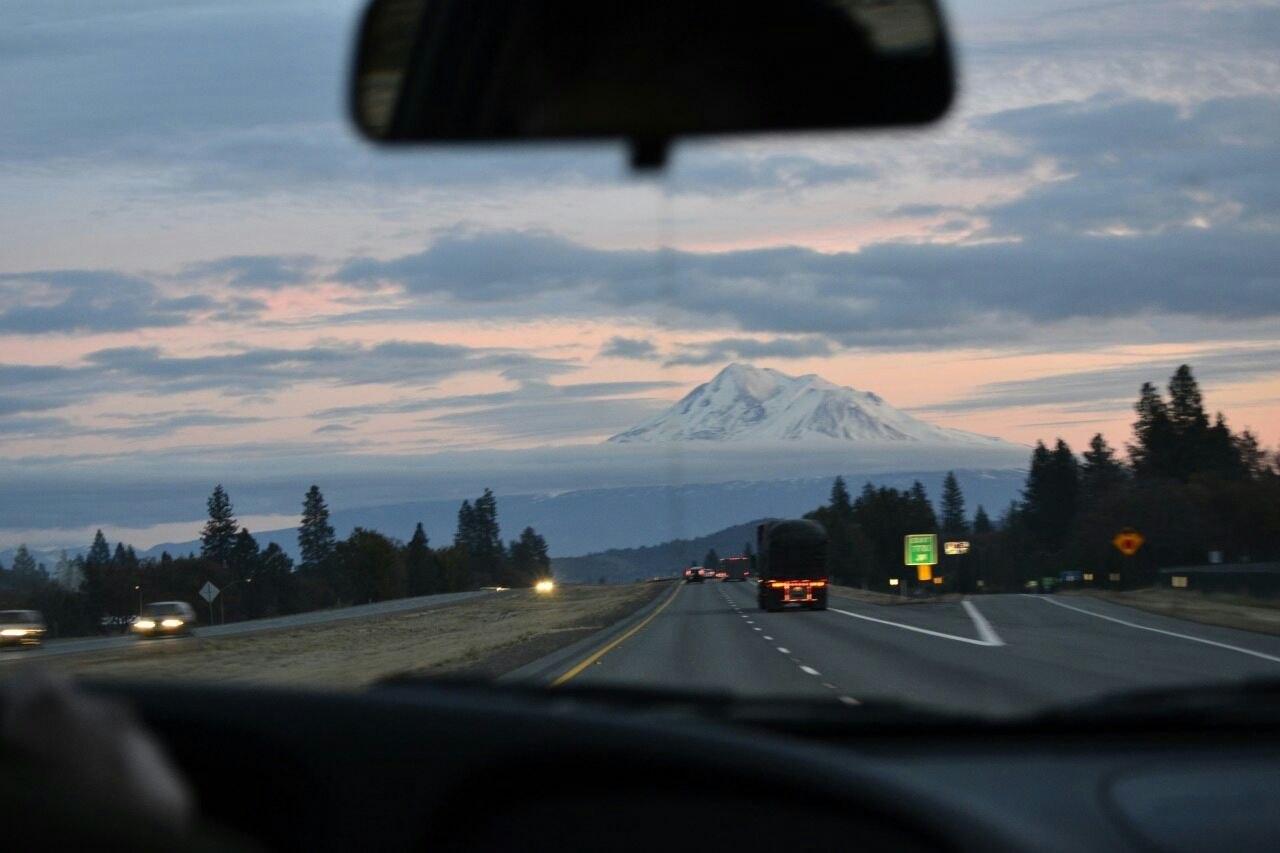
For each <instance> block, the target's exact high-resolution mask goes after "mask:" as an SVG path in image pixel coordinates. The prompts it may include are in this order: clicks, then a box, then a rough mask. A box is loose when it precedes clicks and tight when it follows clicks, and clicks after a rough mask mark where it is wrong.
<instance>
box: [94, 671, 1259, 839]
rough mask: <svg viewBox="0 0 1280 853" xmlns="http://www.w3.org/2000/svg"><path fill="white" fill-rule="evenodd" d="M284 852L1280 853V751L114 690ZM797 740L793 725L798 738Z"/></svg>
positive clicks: (393, 699)
mask: <svg viewBox="0 0 1280 853" xmlns="http://www.w3.org/2000/svg"><path fill="white" fill-rule="evenodd" d="M94 689H98V690H103V691H106V692H108V693H111V694H114V695H116V696H123V697H125V698H127V699H128V700H129V701H131V702H132V703H133V704H134V706H135V708H136V709H137V711H138V712H139V714H140V716H141V717H142V719H143V720H144V721H145V722H146V724H147V725H149V727H150V728H151V729H152V730H153V731H154V732H155V733H156V734H157V735H158V736H159V737H160V739H161V740H162V741H163V742H164V744H165V745H166V746H167V748H168V749H169V751H170V754H171V755H172V756H173V758H174V760H175V761H176V763H177V764H178V765H179V767H180V768H181V770H182V771H183V772H184V773H185V774H186V775H187V777H188V778H189V780H190V781H191V783H192V784H193V786H194V788H195V791H196V795H197V799H198V801H199V803H200V807H201V811H202V814H203V816H204V817H205V818H206V819H207V820H208V821H210V822H211V823H212V824H213V825H216V826H221V827H225V828H227V829H228V830H230V831H232V832H234V833H238V834H239V835H240V836H242V837H243V838H245V839H246V840H248V841H251V842H254V843H256V844H258V845H261V847H263V848H265V849H272V850H316V851H322V850H345V849H349V848H351V847H357V848H359V849H364V850H425V849H430V850H448V851H481V850H509V849H523V850H544V849H545V850H565V849H596V850H613V851H632V850H634V851H641V850H645V851H649V850H657V849H661V850H677V851H680V850H690V851H692V850H700V851H705V850H707V849H717V850H738V851H766V850H767V851H776V850H779V849H788V850H817V849H837V848H847V847H849V846H856V847H857V848H858V849H861V850H873V851H874V850H886V851H887V850H893V851H897V852H898V853H906V851H916V850H920V851H924V850H940V851H948V850H949V851H967V850H973V851H978V850H982V851H994V850H1037V851H1052V850H1063V851H1066V850H1091V851H1107V850H1115V851H1138V850H1171V851H1184V850H1185V851H1190V850H1203V849H1207V848H1210V847H1217V846H1221V845H1222V844H1223V843H1226V844H1227V846H1228V847H1229V848H1230V849H1232V850H1235V851H1248V850H1264V849H1266V850H1270V849H1274V847H1275V840H1276V839H1277V838H1280V818H1277V816H1276V813H1275V811H1274V809H1272V808H1270V802H1269V801H1270V799H1271V798H1272V797H1273V795H1274V792H1275V791H1276V790H1280V744H1278V743H1277V739H1276V737H1275V734H1274V732H1272V731H1270V730H1269V729H1268V730H1267V731H1265V732H1259V731H1256V730H1255V731H1218V730H1209V731H1201V732H1198V733H1194V734H1189V733H1188V732H1185V731H1181V732H1180V731H1176V730H1172V729H1169V728H1168V727H1163V728H1162V727H1156V728H1155V729H1153V730H1149V731H1146V732H1142V731H1134V730H1131V729H1126V728H1125V727H1120V728H1119V729H1117V730H1114V731H1108V730H1107V728H1106V727H1105V726H1104V727H1101V728H1099V729H1098V730H1096V731H1093V732H1085V731H1079V730H1070V727H1068V728H1067V730H1064V731H1057V732H1055V731H1053V730H1051V729H1049V728H1037V727H1035V726H1026V725H1014V726H1005V725H1002V724H999V723H997V722H989V723H975V724H973V725H963V724H949V725H896V726H895V725H893V724H884V723H880V724H876V725H872V726H869V727H868V728H867V730H866V731H861V730H860V728H859V727H858V726H856V725H847V726H844V727H843V731H835V730H833V729H831V728H830V727H823V726H819V727H813V726H804V725H799V726H788V725H786V724H778V723H776V722H775V724H773V725H766V726H763V727H762V726H760V725H755V724H745V723H743V722H741V721H738V722H733V721H730V722H725V721H723V720H710V719H705V718H702V717H700V716H698V715H690V714H687V713H685V712H684V711H683V710H681V709H678V708H672V707H670V706H658V707H654V708H648V709H640V710H627V711H626V712H625V713H622V712H620V711H619V708H618V707H616V706H614V705H611V704H610V703H609V702H608V701H603V702H597V701H592V700H589V699H588V700H584V699H583V698H581V697H578V696H575V695H572V694H568V693H566V694H560V693H559V692H557V691H552V690H546V691H539V692H538V693H536V694H535V693H531V692H514V693H509V692H504V691H500V690H494V689H468V688H460V687H457V686H439V687H434V686H431V685H430V684H425V685H420V684H407V685H394V684H393V685H389V686H387V687H383V688H378V689H374V690H372V691H370V692H368V693H364V694H336V693H305V692H292V691H276V690H258V689H228V688H203V687H195V686H183V687H177V688H175V687H172V686H168V685H165V686H160V685H128V686H122V685H96V686H95V687H94ZM788 729H791V730H788Z"/></svg>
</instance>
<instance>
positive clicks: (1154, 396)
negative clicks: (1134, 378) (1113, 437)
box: [1129, 382, 1174, 477]
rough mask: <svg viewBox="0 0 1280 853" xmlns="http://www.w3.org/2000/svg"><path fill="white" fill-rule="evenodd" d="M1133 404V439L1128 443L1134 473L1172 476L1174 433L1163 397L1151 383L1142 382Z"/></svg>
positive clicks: (1143, 475)
mask: <svg viewBox="0 0 1280 853" xmlns="http://www.w3.org/2000/svg"><path fill="white" fill-rule="evenodd" d="M1133 408H1134V411H1136V412H1137V414H1138V419H1137V420H1136V421H1134V422H1133V437H1134V439H1135V441H1134V443H1133V444H1131V445H1129V460H1130V462H1131V463H1132V465H1133V470H1134V473H1136V474H1137V475H1139V476H1141V477H1168V476H1173V469H1174V462H1173V458H1172V456H1173V445H1174V434H1173V426H1172V424H1171V423H1170V421H1169V409H1168V407H1167V406H1166V405H1165V403H1164V398H1163V397H1161V396H1160V392H1159V391H1157V390H1156V387H1155V386H1154V385H1152V384H1151V383H1150V382H1144V383H1142V389H1141V390H1140V391H1139V392H1138V402H1137V403H1135V404H1134V407H1133Z"/></svg>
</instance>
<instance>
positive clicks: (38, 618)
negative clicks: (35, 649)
mask: <svg viewBox="0 0 1280 853" xmlns="http://www.w3.org/2000/svg"><path fill="white" fill-rule="evenodd" d="M46 630H47V627H46V626H45V622H44V616H43V615H41V613H40V611H39V610H0V646H38V645H40V641H41V639H43V638H44V635H45V631H46Z"/></svg>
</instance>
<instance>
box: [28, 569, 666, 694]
mask: <svg viewBox="0 0 1280 853" xmlns="http://www.w3.org/2000/svg"><path fill="white" fill-rule="evenodd" d="M667 588H668V587H667V585H665V584H627V585H616V586H560V587H557V588H556V590H555V591H554V592H552V593H550V594H546V595H542V594H538V593H535V592H534V591H533V590H507V591H504V592H498V593H494V594H492V595H487V596H483V597H481V598H474V599H469V600H467V601H462V602H459V603H457V604H452V605H447V606H443V607H435V608H432V609H430V610H414V611H407V612H403V613H394V614H387V615H380V616H370V617H367V618H361V619H350V620H345V621H341V622H330V623H326V624H320V625H308V626H304V627H299V628H285V629H278V630H273V631H264V632H262V633H256V634H247V635H242V636H232V637H209V638H202V637H199V636H197V637H194V638H180V639H157V640H139V641H138V642H137V643H134V644H132V645H130V646H128V647H126V648H122V649H110V650H103V651H97V652H86V653H84V654H75V655H64V656H59V657H51V658H49V659H48V660H47V665H48V667H49V668H50V669H54V670H57V671H60V672H67V673H71V674H75V675H83V676H88V677H92V678H127V679H133V680H157V679H160V680H173V681H178V680H181V681H195V682H217V683H241V684H263V685H272V686H290V687H319V688H332V689H359V688H362V687H365V686H367V685H369V684H372V683H373V682H375V681H378V680H380V679H383V678H386V677H388V676H393V675H421V676H432V675H445V674H448V675H477V676H481V677H485V676H496V675H500V674H501V673H503V672H506V671H509V670H511V669H515V668H516V667H518V666H521V665H523V664H524V663H528V662H529V661H531V660H535V659H537V657H541V656H542V655H545V654H549V653H550V652H552V651H555V650H556V649H557V648H560V647H562V646H565V645H568V644H569V643H572V642H575V641H576V640H579V639H581V638H583V637H585V636H589V635H590V634H593V633H595V632H596V631H599V630H601V629H602V628H605V627H608V626H609V625H611V624H613V623H614V622H617V621H618V620H620V619H622V618H624V617H626V616H628V615H630V614H631V613H634V612H635V611H636V610H637V609H638V608H640V607H641V606H643V605H644V604H645V603H647V602H648V601H651V600H652V599H653V598H654V597H655V596H657V595H658V594H659V593H660V592H662V591H663V590H665V589H667ZM42 663H44V661H42Z"/></svg>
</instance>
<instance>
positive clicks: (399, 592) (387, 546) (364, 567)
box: [335, 527, 405, 602]
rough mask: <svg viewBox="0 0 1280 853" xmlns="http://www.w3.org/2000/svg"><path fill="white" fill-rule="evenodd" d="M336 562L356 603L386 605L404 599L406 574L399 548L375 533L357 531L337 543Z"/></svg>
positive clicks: (359, 528)
mask: <svg viewBox="0 0 1280 853" xmlns="http://www.w3.org/2000/svg"><path fill="white" fill-rule="evenodd" d="M335 559H336V561H337V563H338V564H339V565H340V566H341V567H342V572H343V574H344V575H345V576H346V578H347V579H348V581H349V583H350V585H351V586H350V591H351V595H352V598H353V599H354V600H355V601H357V602H368V601H386V600H387V599H391V598H400V597H402V596H403V595H404V589H405V571H404V561H403V560H402V559H401V554H400V548H398V547H397V546H396V544H395V543H393V542H392V541H391V540H390V539H388V538H387V537H386V536H383V535H382V534H381V533H378V532H377V531H376V530H365V529H364V528H363V527H357V528H356V529H355V530H353V531H352V532H351V536H350V537H348V538H347V539H346V540H345V541H343V542H339V543H338V545H337V548H336V550H335Z"/></svg>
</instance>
